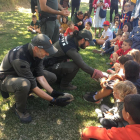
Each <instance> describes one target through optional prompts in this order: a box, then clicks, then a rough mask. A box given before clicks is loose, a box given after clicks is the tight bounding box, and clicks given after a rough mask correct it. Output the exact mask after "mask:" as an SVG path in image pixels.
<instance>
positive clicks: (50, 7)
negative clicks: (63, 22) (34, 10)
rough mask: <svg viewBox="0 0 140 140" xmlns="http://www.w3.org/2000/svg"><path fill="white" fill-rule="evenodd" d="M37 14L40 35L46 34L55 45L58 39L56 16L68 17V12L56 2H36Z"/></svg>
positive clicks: (54, 0)
mask: <svg viewBox="0 0 140 140" xmlns="http://www.w3.org/2000/svg"><path fill="white" fill-rule="evenodd" d="M58 9H60V10H61V11H58ZM38 12H39V19H40V25H41V33H43V34H46V35H47V36H48V37H49V38H50V39H51V40H52V42H53V43H55V42H56V41H58V39H59V24H58V21H57V20H56V19H57V15H62V16H68V15H69V13H70V12H69V11H68V10H67V9H64V8H63V7H62V6H61V5H60V4H59V3H58V0H38Z"/></svg>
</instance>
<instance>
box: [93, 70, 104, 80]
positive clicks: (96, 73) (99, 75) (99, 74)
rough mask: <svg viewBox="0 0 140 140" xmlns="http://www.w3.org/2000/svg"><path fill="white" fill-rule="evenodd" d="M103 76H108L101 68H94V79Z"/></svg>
mask: <svg viewBox="0 0 140 140" xmlns="http://www.w3.org/2000/svg"><path fill="white" fill-rule="evenodd" d="M102 77H106V76H105V75H104V74H103V72H102V71H100V70H97V69H94V73H93V75H92V78H93V79H99V78H102Z"/></svg>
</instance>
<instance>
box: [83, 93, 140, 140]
mask: <svg viewBox="0 0 140 140" xmlns="http://www.w3.org/2000/svg"><path fill="white" fill-rule="evenodd" d="M122 116H123V119H124V120H125V121H127V122H128V123H129V125H127V126H125V127H118V128H116V127H112V128H111V129H106V128H99V127H96V126H90V127H86V128H85V129H84V130H83V132H82V135H81V137H82V139H83V140H95V139H96V140H97V139H98V140H139V139H140V133H139V132H140V95H139V94H129V95H127V96H125V98H124V106H123V110H122Z"/></svg>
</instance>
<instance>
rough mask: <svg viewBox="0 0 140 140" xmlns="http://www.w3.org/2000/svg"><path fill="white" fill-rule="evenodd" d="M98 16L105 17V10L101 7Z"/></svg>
mask: <svg viewBox="0 0 140 140" xmlns="http://www.w3.org/2000/svg"><path fill="white" fill-rule="evenodd" d="M99 16H100V18H105V17H106V10H103V9H102V8H100V11H99Z"/></svg>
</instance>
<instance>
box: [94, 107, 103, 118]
mask: <svg viewBox="0 0 140 140" xmlns="http://www.w3.org/2000/svg"><path fill="white" fill-rule="evenodd" d="M95 112H96V114H97V117H98V118H103V114H102V111H101V110H100V109H98V108H96V109H95Z"/></svg>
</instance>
